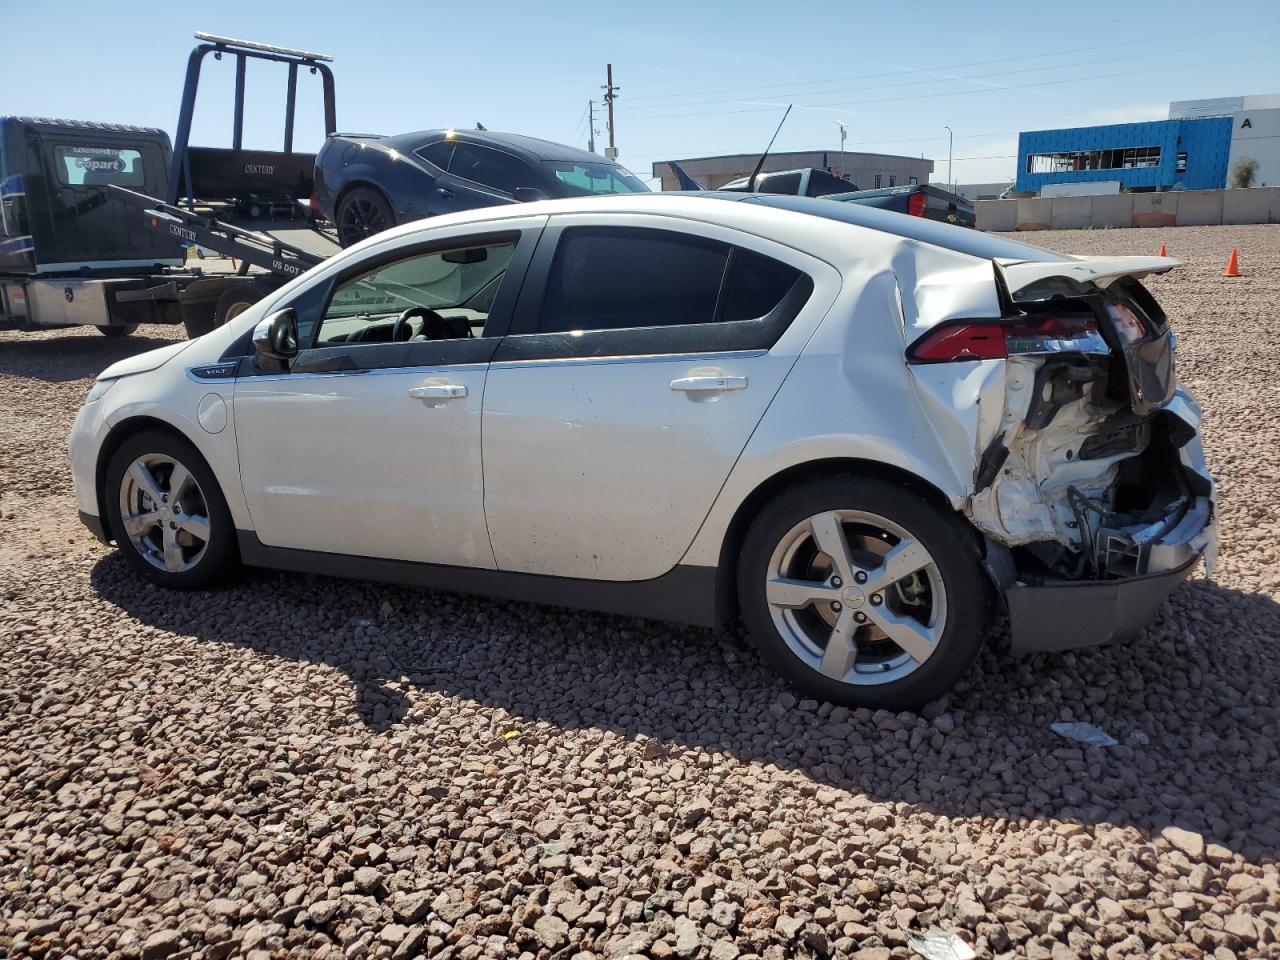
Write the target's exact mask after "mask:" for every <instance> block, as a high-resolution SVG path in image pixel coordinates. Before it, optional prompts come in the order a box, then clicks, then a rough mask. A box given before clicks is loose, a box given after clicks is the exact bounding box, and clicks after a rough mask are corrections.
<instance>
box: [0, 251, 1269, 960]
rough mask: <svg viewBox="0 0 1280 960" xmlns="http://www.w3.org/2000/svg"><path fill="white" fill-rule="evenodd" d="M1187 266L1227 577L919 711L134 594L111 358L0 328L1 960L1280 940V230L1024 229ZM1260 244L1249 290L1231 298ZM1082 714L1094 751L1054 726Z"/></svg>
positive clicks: (330, 587) (517, 608) (509, 621)
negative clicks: (1112, 635) (84, 466)
mask: <svg viewBox="0 0 1280 960" xmlns="http://www.w3.org/2000/svg"><path fill="white" fill-rule="evenodd" d="M1033 239H1035V240H1036V241H1037V242H1040V243H1043V244H1046V245H1049V246H1053V247H1057V248H1060V249H1064V250H1068V251H1073V252H1093V253H1102V252H1109V253H1154V252H1155V251H1156V249H1157V247H1158V246H1159V244H1160V243H1161V242H1166V243H1168V245H1169V252H1170V254H1171V255H1173V256H1177V257H1181V258H1185V260H1186V263H1187V266H1186V267H1185V268H1184V269H1183V270H1181V271H1179V272H1177V273H1176V274H1175V275H1173V276H1170V277H1166V278H1160V279H1156V280H1154V281H1153V282H1152V286H1153V287H1154V289H1155V292H1156V294H1157V296H1158V297H1160V298H1161V299H1162V301H1163V303H1164V305H1165V307H1166V309H1167V310H1168V312H1169V313H1170V315H1171V316H1173V317H1174V319H1175V324H1176V327H1177V330H1178V334H1179V338H1180V343H1179V348H1180V354H1179V362H1180V366H1181V375H1182V378H1183V380H1184V381H1185V382H1186V383H1188V384H1189V385H1190V386H1191V388H1192V389H1193V390H1194V391H1195V393H1196V394H1197V395H1198V397H1199V399H1200V400H1201V401H1202V403H1203V405H1204V407H1205V409H1206V412H1207V417H1206V427H1205V431H1206V443H1207V446H1208V450H1209V455H1210V459H1211V462H1212V466H1213V468H1214V470H1215V472H1216V474H1217V477H1218V481H1219V488H1220V495H1221V504H1220V508H1221V523H1222V538H1223V551H1222V562H1221V566H1220V568H1219V573H1218V575H1217V578H1216V579H1215V580H1214V581H1213V582H1210V581H1207V580H1203V579H1196V580H1194V581H1192V582H1190V583H1189V584H1188V585H1186V586H1185V587H1184V588H1182V589H1181V590H1179V591H1178V593H1177V594H1176V595H1175V596H1174V597H1173V598H1172V600H1171V601H1170V602H1169V604H1167V605H1166V607H1165V608H1164V610H1163V611H1162V612H1161V614H1160V615H1159V617H1158V618H1157V620H1156V622H1155V623H1154V624H1153V625H1152V626H1151V628H1150V629H1149V630H1148V632H1147V633H1146V635H1145V636H1144V637H1143V638H1142V639H1141V640H1140V641H1139V642H1137V643H1135V644H1133V645H1130V646H1123V647H1117V648H1109V649H1098V650H1092V651H1086V652H1080V653H1076V654H1067V655H1057V656H1043V657H1037V658H1034V659H1030V660H1021V661H1013V660H1008V659H1001V658H997V657H995V656H993V655H984V657H983V658H982V660H981V661H980V662H979V664H978V666H977V667H976V668H975V670H974V672H973V673H972V674H971V676H970V677H969V678H968V679H967V680H966V681H965V682H964V683H963V684H962V686H961V688H960V689H959V690H958V691H957V692H956V694H955V695H954V696H952V697H950V698H949V699H948V700H947V701H946V702H943V703H939V704H935V705H933V706H932V707H931V708H929V709H927V710H926V711H925V715H924V716H914V715H909V714H903V715H899V716H893V715H889V714H877V715H874V716H872V715H870V714H867V713H865V712H856V713H854V714H852V715H850V714H849V713H848V711H846V710H843V709H837V710H832V709H831V708H830V706H829V705H820V704H816V703H813V702H805V701H800V702H797V700H796V697H795V696H793V695H792V693H790V692H789V691H788V690H786V689H785V688H783V687H782V686H781V685H780V683H779V682H778V681H776V680H775V679H774V678H773V677H772V676H771V675H770V673H769V672H768V671H767V670H766V669H765V668H764V666H763V665H762V664H761V662H760V660H759V659H758V658H757V656H756V655H755V653H754V652H752V651H751V650H750V649H749V648H748V647H746V645H745V644H744V643H743V641H742V639H741V637H740V636H737V635H729V636H724V637H714V636H712V635H711V634H710V633H706V632H703V631H698V630H692V629H681V628H672V627H669V626H665V625H662V624H658V623H651V622H644V621H637V620H627V619H618V618H610V617H605V616H594V615H589V614H577V613H570V612H565V611H560V610H555V609H546V608H539V607H534V606H526V605H520V604H505V603H494V602H489V601H484V600H476V599H470V598H463V597H457V596H451V595H445V594H433V593H426V592H415V591H411V590H403V589H393V588H384V587H378V586H370V585H365V584H359V583H351V582H343V581H336V580H323V579H316V578H308V577H300V576H281V575H274V574H266V573H262V574H252V575H246V576H245V577H243V578H242V579H241V580H240V581H238V582H237V583H235V584H232V585H230V586H228V587H227V588H225V589H223V590H220V591H218V592H215V593H209V594H203V595H199V594H197V595H179V594H172V593H164V592H161V591H159V590H156V589H154V588H151V587H148V586H146V585H144V584H142V583H140V582H139V581H138V580H136V579H134V578H133V577H132V576H130V575H129V574H128V573H127V572H126V570H125V568H124V565H123V564H122V563H121V562H120V560H119V559H118V558H117V557H116V556H115V555H113V554H112V553H111V552H110V551H108V550H106V549H104V548H101V547H99V546H98V545H97V544H96V543H95V542H94V541H93V540H92V539H91V537H90V536H89V534H88V533H87V532H86V531H84V530H83V529H82V528H81V527H80V526H79V525H78V523H77V522H76V517H75V509H74V504H73V500H72V494H71V485H70V479H69V476H68V467H67V463H66V456H65V452H64V449H65V438H66V435H67V431H68V428H69V427H70V424H71V421H72V418H73V416H74V414H75V411H76V409H77V408H78V407H79V405H80V403H81V401H82V399H83V397H84V394H85V392H86V391H87V389H88V387H89V383H90V380H91V378H92V376H93V375H94V374H95V373H96V372H97V371H99V370H101V369H102V368H103V367H105V366H106V365H107V364H108V363H110V362H112V361H113V360H115V359H117V358H119V357H121V356H124V355H126V354H128V353H132V352H135V351H139V350H145V349H148V348H150V347H153V346H158V345H160V344H161V343H163V342H165V340H166V339H168V338H170V337H171V336H173V335H174V333H173V331H169V330H165V329H149V330H145V331H143V332H142V334H141V335H139V336H137V337H135V338H133V339H130V340H128V341H125V342H117V341H109V340H107V339H105V338H103V337H101V336H99V335H98V334H96V333H94V332H91V331H90V332H83V331H75V330H72V331H66V332H60V333H54V334H49V335H45V336H29V335H16V334H0V450H2V451H3V455H2V456H0V516H2V518H3V519H0V651H2V652H3V666H2V667H0V957H3V956H8V957H26V956H43V957H62V956H77V957H95V958H97V957H142V958H144V960H151V958H159V957H166V956H169V957H193V958H194V957H204V958H211V960H217V958H222V957H226V956H230V955H236V956H240V955H243V956H248V957H254V958H270V957H282V956H286V955H288V956H308V955H309V956H316V957H320V956H328V957H338V956H344V957H350V958H357V957H362V956H369V957H388V956H391V957H395V958H405V957H413V956H418V955H427V956H432V957H446V956H448V957H461V958H474V957H517V956H522V955H523V956H530V957H532V956H540V957H549V956H559V957H580V958H585V957H620V956H624V955H642V956H649V957H654V958H664V957H670V956H673V955H674V956H676V957H679V958H692V957H703V956H710V957H712V958H714V960H733V958H735V957H746V956H748V955H759V956H763V957H766V958H769V960H782V958H784V957H791V956H809V955H813V956H827V955H833V956H850V955H852V956H857V957H864V958H881V960H883V958H887V957H895V958H902V957H908V956H914V954H913V953H912V952H911V950H910V948H909V947H908V946H907V941H908V936H909V935H910V934H911V933H912V932H916V933H918V932H920V931H924V930H928V929H931V928H936V927H941V928H947V929H953V930H955V931H957V932H958V933H959V934H960V935H961V936H962V937H963V938H964V939H966V940H968V941H969V942H971V943H972V944H974V945H975V947H976V948H977V950H978V953H979V955H981V956H991V955H997V956H998V955H1006V956H1017V957H1032V958H1036V957H1039V958H1051V960H1065V958H1069V957H1079V958H1085V957H1092V958H1103V957H1105V958H1117V957H1151V956H1155V957H1200V956H1214V957H1220V958H1230V957H1276V958H1280V871H1278V868H1277V853H1278V852H1280V753H1278V749H1277V743H1278V742H1280V697H1277V689H1278V687H1277V680H1278V674H1280V670H1278V667H1280V651H1278V650H1277V644H1278V643H1280V606H1277V600H1278V599H1280V597H1278V594H1280V564H1278V562H1277V561H1278V559H1280V558H1278V557H1277V546H1276V544H1277V535H1278V534H1280V520H1278V516H1280V509H1278V508H1277V503H1276V502H1277V497H1278V496H1280V426H1277V417H1276V410H1277V408H1278V407H1280V317H1278V316H1277V302H1278V301H1280V226H1261V227H1223V228H1183V229H1175V230H1164V231H1158V232H1157V231H1147V230H1121V231H1097V232H1079V233H1074V232H1073V233H1055V234H1039V235H1037V236H1035V237H1034V238H1033ZM1232 246H1238V247H1239V248H1240V254H1241V259H1242V264H1243V269H1244V271H1245V274H1246V277H1245V278H1243V279H1239V280H1225V279H1222V278H1220V277H1219V276H1218V274H1219V273H1220V272H1221V270H1222V267H1223V264H1224V262H1225V260H1226V256H1227V252H1228V250H1229V248H1230V247H1232ZM1058 720H1081V721H1089V722H1092V723H1095V724H1097V725H1099V726H1101V727H1103V728H1104V729H1106V730H1107V731H1109V732H1110V733H1111V734H1112V735H1113V736H1115V737H1116V738H1117V739H1118V740H1120V741H1121V745H1120V746H1116V747H1112V748H1109V749H1105V750H1098V749H1082V748H1080V747H1079V746H1078V745H1076V744H1074V743H1072V742H1070V741H1068V740H1065V739H1063V738H1061V737H1059V736H1058V735H1056V734H1054V733H1052V732H1051V731H1050V730H1049V724H1050V723H1053V722H1055V721H1058Z"/></svg>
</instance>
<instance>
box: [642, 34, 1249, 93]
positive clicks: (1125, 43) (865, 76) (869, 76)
mask: <svg viewBox="0 0 1280 960" xmlns="http://www.w3.org/2000/svg"><path fill="white" fill-rule="evenodd" d="M1234 33H1235V31H1229V30H1215V31H1210V32H1208V33H1205V32H1204V31H1200V30H1191V31H1187V32H1185V33H1173V34H1168V35H1167V36H1163V37H1151V38H1149V39H1148V40H1143V41H1134V40H1132V39H1130V40H1121V41H1118V42H1116V43H1094V44H1090V45H1088V46H1086V47H1068V48H1066V49H1064V50H1050V51H1044V52H1041V53H1029V54H1026V55H1025V56H1021V57H996V58H995V59H992V60H970V61H968V62H965V63H950V64H942V65H941V66H937V67H905V68H902V69H900V70H888V71H881V72H878V73H862V74H855V75H853V76H847V77H827V78H825V79H820V80H797V81H792V82H788V83H781V84H778V83H773V84H763V85H758V86H750V87H721V88H720V89H718V90H695V91H692V92H689V91H682V92H680V93H663V94H650V95H648V96H640V97H630V98H629V99H630V102H631V103H636V102H637V101H647V100H671V99H679V98H681V97H689V96H693V97H700V96H704V95H708V94H713V93H741V92H747V91H753V90H786V89H791V88H793V87H801V86H812V85H814V84H822V83H844V82H846V81H849V80H875V79H880V78H882V77H890V76H904V75H908V74H912V73H928V72H930V71H938V70H958V69H960V68H962V67H982V66H987V65H988V64H992V63H1017V62H1018V61H1021V60H1036V59H1040V58H1043V57H1056V56H1062V55H1064V54H1068V53H1082V52H1084V51H1092V50H1107V49H1110V48H1115V47H1132V46H1133V45H1134V43H1135V42H1141V43H1162V42H1164V41H1166V40H1176V39H1179V38H1181V37H1206V36H1216V35H1222V34H1234ZM816 92H819V93H825V92H828V91H816Z"/></svg>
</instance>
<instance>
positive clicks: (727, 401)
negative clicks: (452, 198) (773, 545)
mask: <svg viewBox="0 0 1280 960" xmlns="http://www.w3.org/2000/svg"><path fill="white" fill-rule="evenodd" d="M815 281H817V282H818V283H817V286H816V288H815ZM838 289H839V282H838V274H836V272H835V270H834V269H833V268H831V267H830V266H828V265H826V264H823V263H820V262H819V261H816V260H814V259H812V258H810V257H808V256H806V255H805V254H802V253H800V252H798V251H795V250H793V249H791V248H788V247H784V246H782V245H780V244H776V243H773V242H771V241H768V240H764V239H761V238H758V237H754V236H749V235H745V234H739V233H737V232H736V231H731V230H727V229H724V228H721V227H717V226H713V225H709V224H700V223H692V222H689V221H682V220H677V219H674V218H670V217H655V216H643V215H625V216H609V217H604V216H600V215H571V216H570V215H566V216H563V217H553V218H552V220H551V222H550V224H549V226H548V228H547V230H546V231H545V232H544V234H543V237H542V239H541V241H540V242H539V246H538V250H537V252H536V253H535V255H534V264H533V266H532V267H531V268H530V272H529V279H528V281H526V284H525V289H524V290H523V291H522V294H521V300H520V305H519V307H518V308H517V315H516V318H515V319H514V321H513V326H512V331H513V333H512V335H509V336H507V337H506V338H505V339H504V340H503V342H502V344H501V345H500V346H499V348H498V351H497V353H496V354H495V355H494V359H493V363H492V365H491V367H490V373H489V380H488V383H487V385H486V388H485V403H484V413H483V449H484V478H485V518H486V520H487V522H488V526H489V532H490V539H491V542H492V543H493V548H494V557H495V560H496V562H497V565H498V568H499V569H501V570H509V571H521V572H528V573H539V574H549V575H553V576H564V577H577V578H587V579H597V580H644V579H649V578H652V577H657V576H660V575H661V574H663V573H665V572H667V571H668V570H670V569H671V568H672V567H674V566H675V565H676V564H677V563H678V562H679V560H680V558H681V557H682V556H683V555H684V553H685V551H686V550H687V549H688V546H689V544H690V543H691V542H692V541H693V537H694V535H695V534H696V532H697V530H698V528H699V526H700V525H701V524H702V521H703V520H704V519H705V517H706V515H707V512H708V511H709V510H710V508H711V505H712V502H713V501H714V499H715V497H716V494H717V493H718V492H719V490H720V488H721V486H722V485H723V483H724V481H725V479H726V478H727V476H728V474H729V471H730V469H731V468H732V466H733V464H734V462H735V461H736V460H737V458H738V456H739V454H740V453H741V451H742V449H743V447H744V446H745V445H746V442H747V439H748V438H749V437H750V436H751V433H752V431H753V430H754V429H755V426H756V424H757V423H758V422H759V420H760V418H761V417H762V416H763V414H764V412H765V410H766V409H767V408H768V406H769V403H770V401H771V400H772V399H773V396H774V394H775V393H776V391H777V389H778V387H779V386H780V385H781V384H782V381H783V379H784V378H785V377H786V375H787V372H788V371H789V370H790V369H791V367H792V365H793V364H794V362H795V360H796V358H797V356H798V355H799V351H800V350H801V349H802V347H803V345H804V343H805V342H806V341H807V340H808V337H809V336H810V334H811V333H812V331H813V329H815V328H816V325H817V323H818V321H819V320H820V319H821V317H822V316H823V315H824V314H825V313H826V310H827V307H828V306H829V305H830V302H831V299H832V298H833V297H834V296H835V291H837V290H838Z"/></svg>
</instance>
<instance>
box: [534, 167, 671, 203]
mask: <svg viewBox="0 0 1280 960" xmlns="http://www.w3.org/2000/svg"><path fill="white" fill-rule="evenodd" d="M542 162H543V165H544V166H545V167H546V168H547V169H548V170H550V171H551V174H552V176H554V177H555V178H556V180H558V181H559V182H560V195H561V196H563V197H592V196H596V195H598V194H602V193H648V192H649V188H648V187H646V186H645V185H644V183H643V182H642V181H641V180H640V178H639V177H637V176H636V175H635V174H634V173H632V172H631V171H630V170H628V169H627V168H626V167H620V166H618V165H617V164H616V163H608V162H606V161H601V162H600V163H590V162H586V163H580V162H578V161H577V160H544V161H542Z"/></svg>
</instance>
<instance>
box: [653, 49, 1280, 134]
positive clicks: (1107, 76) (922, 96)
mask: <svg viewBox="0 0 1280 960" xmlns="http://www.w3.org/2000/svg"><path fill="white" fill-rule="evenodd" d="M1261 59H1270V56H1268V55H1260V56H1255V57H1232V58H1231V60H1230V61H1229V62H1230V63H1231V64H1232V65H1235V64H1237V63H1245V62H1248V61H1251V60H1261ZM1223 64H1224V61H1219V60H1208V61H1202V62H1200V63H1182V64H1179V66H1180V67H1181V68H1182V69H1186V68H1189V67H1216V66H1222V65H1223ZM1167 69H1169V67H1168V65H1167V64H1166V65H1163V66H1159V67H1148V68H1146V69H1143V70H1125V71H1122V72H1119V73H1099V74H1090V75H1089V76H1087V77H1070V78H1067V79H1058V80H1041V81H1037V82H1035V83H1022V84H1009V85H1007V86H1003V87H984V88H982V89H980V90H946V91H943V92H941V93H919V94H913V95H911V96H906V97H881V98H879V99H875V100H854V101H849V102H847V103H839V104H829V106H842V107H858V106H865V105H867V104H873V103H901V102H903V101H907V100H932V99H935V98H937V97H962V96H966V95H970V94H975V93H1005V92H1008V91H1010V90H1029V89H1034V88H1037V87H1051V86H1057V85H1060V84H1065V83H1086V82H1088V81H1091V80H1113V79H1115V78H1117V77H1132V76H1137V75H1139V74H1144V73H1158V72H1160V71H1162V70H1167ZM826 105H828V104H808V105H807V106H826ZM800 106H801V108H802V109H803V108H804V107H805V106H806V104H800ZM777 109H778V108H777V107H776V106H767V107H749V108H746V109H742V110H710V111H705V110H704V111H695V112H692V113H667V114H655V115H650V116H644V117H640V116H632V117H631V119H632V120H666V119H672V118H678V117H713V116H725V115H728V114H738V113H763V112H767V111H772V110H777Z"/></svg>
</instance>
